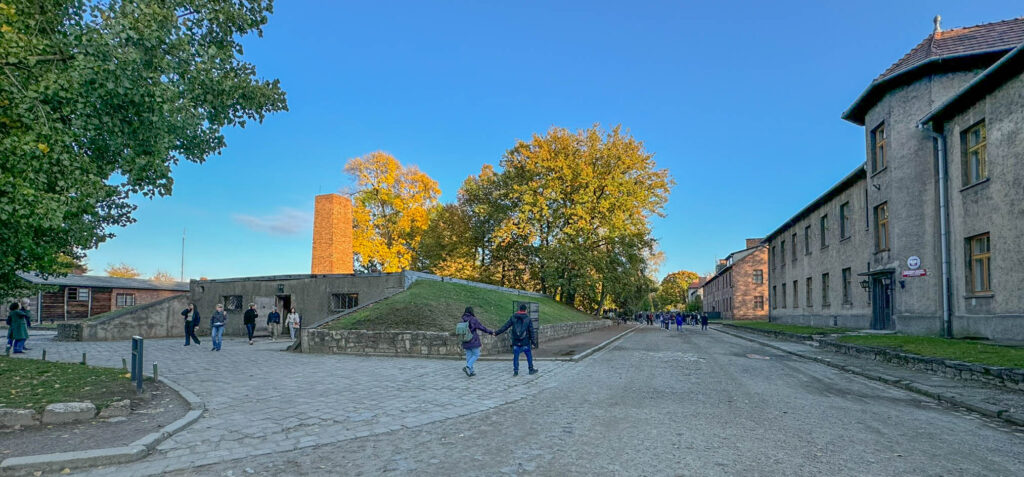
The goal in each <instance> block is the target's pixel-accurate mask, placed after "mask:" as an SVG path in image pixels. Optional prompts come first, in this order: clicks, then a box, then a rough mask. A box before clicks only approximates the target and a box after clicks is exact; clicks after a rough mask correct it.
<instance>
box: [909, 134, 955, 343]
mask: <svg viewBox="0 0 1024 477" xmlns="http://www.w3.org/2000/svg"><path fill="white" fill-rule="evenodd" d="M917 127H918V129H920V130H922V131H924V133H925V134H927V135H929V136H931V137H932V139H934V140H935V142H936V143H937V144H938V156H939V157H938V161H939V229H940V233H939V235H940V238H941V242H942V334H943V336H945V337H946V338H952V337H953V326H952V323H950V303H949V224H948V223H947V221H946V214H947V208H948V204H949V197H948V196H947V191H946V136H945V135H944V134H939V133H937V132H935V131H933V130H932V129H931V127H927V126H925V125H924V124H918V125H917Z"/></svg>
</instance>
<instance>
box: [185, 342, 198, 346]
mask: <svg viewBox="0 0 1024 477" xmlns="http://www.w3.org/2000/svg"><path fill="white" fill-rule="evenodd" d="M196 344H199V343H196ZM185 346H188V343H185Z"/></svg>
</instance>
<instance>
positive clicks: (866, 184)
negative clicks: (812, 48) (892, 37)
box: [768, 18, 1024, 340]
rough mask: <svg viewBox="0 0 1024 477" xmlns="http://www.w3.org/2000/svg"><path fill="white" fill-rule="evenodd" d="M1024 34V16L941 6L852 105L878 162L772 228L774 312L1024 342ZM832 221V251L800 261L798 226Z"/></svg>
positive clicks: (819, 227)
mask: <svg viewBox="0 0 1024 477" xmlns="http://www.w3.org/2000/svg"><path fill="white" fill-rule="evenodd" d="M1022 43H1024V18H1018V19H1012V20H1006V21H1001V22H996V23H989V24H984V25H977V26H973V27H968V28H956V29H952V30H948V31H943V30H942V29H941V28H940V24H939V19H938V18H936V21H935V29H934V31H933V32H932V34H931V35H929V36H928V37H926V38H925V39H924V40H923V41H922V42H921V43H920V44H918V45H917V46H916V47H914V48H913V49H912V50H911V51H910V52H909V53H908V54H907V55H906V56H904V57H903V58H901V59H900V60H899V61H897V62H896V63H895V64H893V65H892V66H891V67H889V68H888V69H887V70H886V71H885V72H883V73H882V75H881V76H879V77H878V78H876V79H875V80H874V81H872V82H871V84H869V85H868V87H867V89H865V91H864V92H863V93H862V94H861V95H860V96H859V97H858V98H857V99H856V101H855V102H854V103H853V105H851V106H850V107H849V109H847V110H846V111H845V112H844V113H843V119H846V120H847V121H850V122H852V123H854V124H856V125H858V126H863V127H864V144H865V152H866V154H865V155H866V161H865V163H864V164H863V165H862V166H860V167H858V170H855V171H854V172H853V173H852V174H851V175H850V176H848V177H847V178H846V179H844V180H843V181H841V182H840V183H839V184H838V185H837V186H836V187H834V188H833V189H830V190H829V191H828V192H826V194H825V195H823V196H822V197H820V198H819V199H817V200H815V201H814V203H812V204H811V205H810V206H808V208H806V209H804V210H803V211H801V212H800V213H799V214H797V216H795V217H794V218H793V219H790V220H789V221H787V222H786V224H783V226H782V227H780V228H779V229H777V230H776V231H774V232H772V234H771V235H769V238H768V243H769V246H770V247H771V249H772V250H774V251H775V253H776V256H775V257H774V258H772V259H770V260H771V262H772V263H771V264H770V266H769V268H770V269H771V272H770V273H769V281H770V285H771V287H772V289H773V290H774V292H773V296H772V297H771V308H772V309H771V319H772V320H773V321H775V320H777V321H782V322H792V323H807V324H811V323H813V324H833V325H835V324H838V325H839V326H849V327H857V328H868V327H870V328H874V329H894V330H897V331H902V332H907V333H912V334H925V335H951V336H980V337H986V338H994V339H1013V340H1024V269H1022V268H1021V267H1020V265H1022V264H1024V240H1022V237H1024V223H1022V221H1021V219H1022V218H1024V212H1022V210H1024V209H1022V208H1021V205H1020V204H1021V203H1022V199H1024V187H1022V186H1024V166H1022V163H1021V162H1020V157H1021V155H1022V153H1024V150H1022V149H1024V140H1022V139H1024V113H1022V111H1024V81H1022V79H1021V72H1022V70H1024V68H1022V64H1024V61H1022V60H1021V59H1020V58H1021V53H1020V47H1021V44H1022ZM844 203H848V204H849V205H848V206H847V207H848V209H847V212H848V214H847V215H848V216H849V217H850V218H851V219H850V220H851V223H852V224H853V227H852V228H849V229H848V230H847V231H848V232H849V233H850V236H849V238H845V237H844V236H842V233H843V231H842V227H843V224H842V223H841V222H837V220H836V219H837V218H839V217H840V216H842V215H843V211H842V210H840V208H841V207H842V204H844ZM826 215H827V217H828V218H827V219H823V217H826ZM815 220H817V221H818V223H816V222H815ZM822 220H825V221H827V223H825V224H822V223H821V221H822ZM839 220H840V221H841V220H842V219H839ZM862 221H863V222H862ZM808 227H809V229H808ZM808 230H809V231H810V234H811V237H810V238H806V237H805V235H806V233H807V231H808ZM821 231H824V234H825V235H824V239H823V240H828V241H829V244H828V245H829V249H828V250H829V251H828V252H824V249H823V248H822V251H821V252H818V253H811V254H810V255H807V256H806V258H805V257H799V256H798V257H797V259H796V261H795V262H794V259H793V258H792V256H791V254H792V253H793V249H792V241H793V237H794V236H796V237H797V239H796V240H797V242H798V247H800V246H801V244H802V241H803V240H811V241H813V240H814V234H815V233H821ZM844 240H846V242H844ZM784 241H786V242H789V245H788V247H789V249H788V250H786V252H785V253H784V252H783V248H784V247H785V246H784V245H783V242H784ZM812 252H817V250H812ZM784 257H785V258H784ZM801 259H803V260H804V262H801ZM785 265H788V269H787V270H784V269H783V267H784V266H785ZM794 265H795V267H794ZM825 274H827V278H825ZM823 279H824V281H823ZM801 280H802V282H801ZM794 281H796V283H797V288H798V289H800V291H799V292H798V293H800V294H803V295H804V296H803V297H800V298H803V299H798V303H799V305H800V307H799V308H796V309H794V308H793V306H792V305H793V290H792V287H793V283H794ZM801 283H802V284H803V285H802V286H801ZM808 283H809V284H810V288H811V292H810V293H811V294H812V295H814V296H815V299H816V300H818V299H821V300H824V299H826V297H827V300H828V303H829V305H828V309H827V310H824V309H823V308H822V304H821V303H820V302H818V301H813V302H806V301H805V298H806V296H807V295H806V294H807V286H808ZM783 287H787V290H786V292H785V293H784V292H783V291H782V290H783ZM858 290H859V292H858ZM837 299H839V300H842V301H839V302H838V303H837ZM807 304H811V305H812V306H807ZM837 305H838V306H837ZM830 318H831V319H830Z"/></svg>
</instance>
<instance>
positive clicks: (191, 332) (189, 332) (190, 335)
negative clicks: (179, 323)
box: [185, 321, 199, 346]
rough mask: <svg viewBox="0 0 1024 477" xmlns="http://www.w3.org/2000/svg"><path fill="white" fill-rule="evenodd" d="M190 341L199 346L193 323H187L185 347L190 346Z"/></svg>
mask: <svg viewBox="0 0 1024 477" xmlns="http://www.w3.org/2000/svg"><path fill="white" fill-rule="evenodd" d="M189 339H191V340H192V341H195V342H196V344H199V338H197V337H196V327H195V325H193V324H192V322H191V321H186V322H185V346H188V344H189Z"/></svg>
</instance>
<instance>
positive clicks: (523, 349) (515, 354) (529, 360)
mask: <svg viewBox="0 0 1024 477" xmlns="http://www.w3.org/2000/svg"><path fill="white" fill-rule="evenodd" d="M519 353H525V354H526V364H527V365H528V366H529V367H530V368H529V369H533V352H531V351H530V347H529V346H513V347H512V369H513V370H515V371H519Z"/></svg>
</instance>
